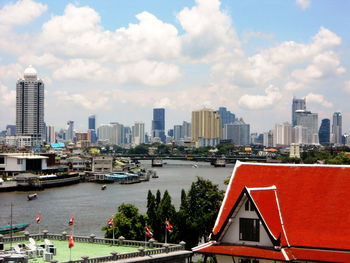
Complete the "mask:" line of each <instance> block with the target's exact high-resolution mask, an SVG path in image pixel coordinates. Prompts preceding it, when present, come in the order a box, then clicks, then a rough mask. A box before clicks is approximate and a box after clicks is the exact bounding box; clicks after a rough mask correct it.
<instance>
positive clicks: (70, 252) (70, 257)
mask: <svg viewBox="0 0 350 263" xmlns="http://www.w3.org/2000/svg"><path fill="white" fill-rule="evenodd" d="M69 261H72V248H71V247H70V248H69Z"/></svg>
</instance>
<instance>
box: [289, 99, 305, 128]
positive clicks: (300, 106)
mask: <svg viewBox="0 0 350 263" xmlns="http://www.w3.org/2000/svg"><path fill="white" fill-rule="evenodd" d="M297 110H306V99H305V98H304V99H296V98H295V97H293V103H292V126H293V127H294V126H295V125H297V119H296V111H297Z"/></svg>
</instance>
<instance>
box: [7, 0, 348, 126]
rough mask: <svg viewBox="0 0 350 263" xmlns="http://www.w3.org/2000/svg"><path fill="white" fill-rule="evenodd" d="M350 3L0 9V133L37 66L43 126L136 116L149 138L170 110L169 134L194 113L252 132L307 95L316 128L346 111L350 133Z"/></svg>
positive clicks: (27, 2)
mask: <svg viewBox="0 0 350 263" xmlns="http://www.w3.org/2000/svg"><path fill="white" fill-rule="evenodd" d="M347 7H350V6H349V3H348V2H347V1H338V2H337V4H336V5H335V4H334V2H332V1H326V0H320V1H312V0H289V1H283V2H281V1H272V0H269V1H264V3H260V1H252V0H249V1H244V3H243V2H240V1H226V0H223V1H220V2H219V1H216V0H197V1H176V2H175V3H167V4H166V5H165V4H164V3H162V2H160V1H147V3H144V2H143V1H137V4H135V5H132V4H130V3H124V2H121V3H110V2H109V1H98V3H96V1H79V3H76V2H72V1H59V2H58V3H54V2H51V1H31V0H23V1H17V2H10V1H3V2H2V3H1V4H0V33H1V34H0V43H1V44H0V75H1V76H2V79H1V81H0V91H1V95H0V114H1V118H0V126H1V127H2V129H4V128H5V127H6V125H8V124H14V123H15V107H16V106H15V93H16V91H15V89H16V87H15V83H16V81H17V79H18V78H19V77H20V76H21V74H22V73H23V71H24V69H25V68H26V67H28V65H30V64H32V65H33V67H34V68H35V69H36V70H37V71H38V74H39V75H40V77H41V78H42V79H43V81H44V82H45V122H46V124H47V125H52V126H55V127H57V128H59V127H64V126H65V123H66V122H67V120H73V121H74V124H75V128H76V130H78V131H83V130H86V128H87V127H86V126H87V123H86V119H87V117H88V116H90V115H92V114H95V115H96V116H97V123H98V124H99V125H100V124H102V123H109V122H118V123H123V124H124V125H127V126H130V127H131V126H132V124H133V122H134V121H135V120H141V121H143V122H145V129H146V131H150V129H151V120H152V110H153V108H165V109H166V120H165V121H166V125H165V127H166V130H167V129H169V128H172V127H173V126H174V125H176V124H180V123H182V121H184V120H185V121H190V119H191V112H192V111H193V110H199V109H202V108H204V107H208V108H212V109H214V110H217V109H218V108H219V107H221V106H223V107H226V108H227V109H228V110H230V111H231V112H232V113H234V114H235V115H236V116H237V117H243V118H244V120H245V121H246V122H247V123H249V124H250V125H251V131H252V132H255V131H257V132H265V131H268V130H269V129H271V128H272V127H274V125H275V124H276V123H282V122H284V121H290V101H291V98H292V97H293V96H295V97H297V98H303V97H306V101H307V103H308V109H309V110H310V111H312V112H315V113H318V115H319V120H322V119H324V118H328V119H331V118H332V114H333V113H334V112H341V113H342V118H343V127H342V129H343V132H349V130H350V123H349V122H348V121H346V120H348V119H349V117H350V108H349V107H350V106H349V105H348V103H347V102H346V99H347V96H348V92H349V91H350V76H349V70H348V69H349V68H350V65H349V63H350V62H349V61H350V60H349V56H350V54H349V48H348V47H349V43H350V37H349V35H348V34H347V32H346V29H347V28H348V25H350V23H349V21H350V18H348V14H347V12H346V10H348V9H349V8H347ZM256 10H259V12H258V11H256ZM268 18H269V19H268ZM155 29H156V30H155ZM33 40H34V41H33ZM159 43H161V45H159ZM276 112H278V113H279V114H276ZM270 116H274V118H271V117H270Z"/></svg>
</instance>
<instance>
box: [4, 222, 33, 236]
mask: <svg viewBox="0 0 350 263" xmlns="http://www.w3.org/2000/svg"><path fill="white" fill-rule="evenodd" d="M28 226H29V224H15V225H12V227H11V225H8V226H0V234H2V235H3V234H9V233H11V232H12V233H15V232H19V231H23V230H24V229H26V228H27V227H28Z"/></svg>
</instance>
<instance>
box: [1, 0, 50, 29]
mask: <svg viewBox="0 0 350 263" xmlns="http://www.w3.org/2000/svg"><path fill="white" fill-rule="evenodd" d="M46 10H47V5H43V4H41V3H37V2H34V1H32V0H21V1H17V2H16V3H10V4H7V5H5V6H4V7H3V8H1V9H0V25H1V24H2V25H25V24H28V23H30V22H31V21H33V20H34V19H36V18H37V17H39V16H41V15H42V14H43V13H44V12H45V11H46Z"/></svg>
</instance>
